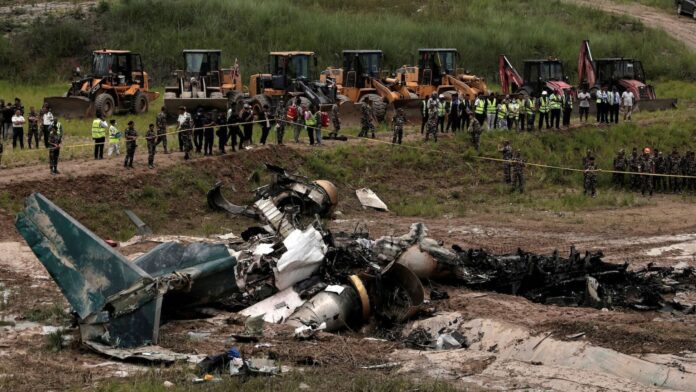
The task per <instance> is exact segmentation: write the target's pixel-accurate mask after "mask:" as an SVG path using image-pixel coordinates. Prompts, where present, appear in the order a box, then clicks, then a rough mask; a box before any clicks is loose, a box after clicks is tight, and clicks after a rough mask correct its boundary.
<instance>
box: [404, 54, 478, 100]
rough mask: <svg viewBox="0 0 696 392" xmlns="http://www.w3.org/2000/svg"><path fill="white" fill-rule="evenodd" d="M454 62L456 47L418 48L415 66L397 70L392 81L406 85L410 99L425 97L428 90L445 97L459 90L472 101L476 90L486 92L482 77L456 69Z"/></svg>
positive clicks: (428, 94)
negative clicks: (394, 79)
mask: <svg viewBox="0 0 696 392" xmlns="http://www.w3.org/2000/svg"><path fill="white" fill-rule="evenodd" d="M458 62H459V51H457V49H454V48H431V49H419V50H418V66H417V67H414V66H403V67H401V68H399V69H397V70H396V81H398V82H399V83H401V84H403V85H404V86H406V87H407V88H408V89H409V90H410V91H411V92H412V94H413V98H420V99H426V98H428V97H429V96H430V95H431V94H432V93H436V94H438V95H439V94H443V95H445V96H452V95H454V94H457V93H459V94H462V95H464V96H465V97H466V99H469V100H472V99H474V98H475V97H476V95H478V93H479V92H481V93H484V94H487V93H488V87H487V86H486V82H485V80H484V79H483V78H479V77H477V76H474V75H469V74H468V73H467V72H464V71H463V70H462V69H461V68H457V64H458Z"/></svg>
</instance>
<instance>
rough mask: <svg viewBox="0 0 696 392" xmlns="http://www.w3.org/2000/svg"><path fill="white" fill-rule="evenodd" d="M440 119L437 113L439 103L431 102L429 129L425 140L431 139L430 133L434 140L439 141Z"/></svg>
mask: <svg viewBox="0 0 696 392" xmlns="http://www.w3.org/2000/svg"><path fill="white" fill-rule="evenodd" d="M438 121H439V117H438V113H437V103H434V102H433V103H431V104H430V106H429V107H428V124H427V130H426V131H425V141H426V142H427V141H428V140H430V135H432V136H433V140H434V141H436V142H437V124H438Z"/></svg>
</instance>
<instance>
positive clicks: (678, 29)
mask: <svg viewBox="0 0 696 392" xmlns="http://www.w3.org/2000/svg"><path fill="white" fill-rule="evenodd" d="M564 1H566V2H568V3H575V4H580V5H584V6H588V7H592V8H598V9H601V10H603V11H607V12H613V13H615V14H619V15H625V16H630V17H634V18H636V19H638V20H640V21H641V22H643V23H644V24H645V25H646V26H648V27H652V28H657V29H662V30H664V31H665V32H667V34H669V35H671V36H672V37H673V38H675V39H677V40H679V41H681V42H683V43H684V44H685V45H686V46H688V47H689V48H691V50H695V49H696V22H694V20H693V19H692V18H689V17H688V16H684V15H682V16H677V13H676V9H677V8H676V5H675V7H674V10H675V11H674V12H673V13H667V12H666V11H664V10H661V9H658V8H654V7H649V6H646V5H642V4H636V3H627V2H622V1H621V2H617V1H609V0H564Z"/></svg>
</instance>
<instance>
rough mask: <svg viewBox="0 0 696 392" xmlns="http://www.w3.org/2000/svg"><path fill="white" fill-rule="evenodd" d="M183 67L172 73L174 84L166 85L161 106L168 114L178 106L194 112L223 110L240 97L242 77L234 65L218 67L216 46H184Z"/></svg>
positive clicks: (220, 55) (219, 58)
mask: <svg viewBox="0 0 696 392" xmlns="http://www.w3.org/2000/svg"><path fill="white" fill-rule="evenodd" d="M182 55H183V64H184V67H183V68H182V69H180V70H177V71H175V72H174V77H175V80H176V85H174V86H168V87H166V88H165V93H164V106H165V108H166V109H167V114H168V115H169V116H170V117H171V116H174V115H175V114H176V112H177V109H178V108H179V107H181V106H184V107H186V110H188V111H191V112H194V111H195V110H197V109H198V108H202V109H204V110H218V111H225V110H227V108H228V105H230V104H232V105H236V104H237V103H238V102H239V101H240V100H241V99H242V98H243V89H244V87H243V86H242V76H241V73H240V71H239V66H238V65H237V64H236V62H235V64H234V65H233V66H231V67H230V68H221V67H220V64H221V57H222V52H221V51H220V50H218V49H187V50H184V51H183V52H182Z"/></svg>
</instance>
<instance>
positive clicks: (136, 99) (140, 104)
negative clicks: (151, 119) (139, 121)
mask: <svg viewBox="0 0 696 392" xmlns="http://www.w3.org/2000/svg"><path fill="white" fill-rule="evenodd" d="M149 107H150V103H149V102H148V101H147V97H146V96H145V95H144V94H142V93H141V92H140V91H138V92H137V93H135V95H134V96H133V100H132V101H131V107H130V112H131V113H133V114H143V113H145V112H147V109H148V108H149Z"/></svg>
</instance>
